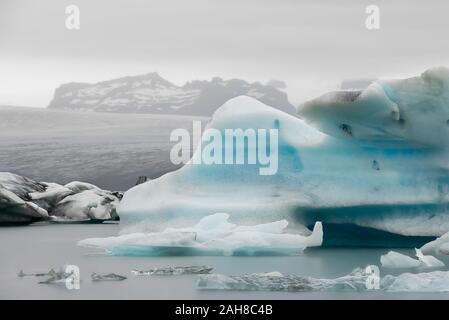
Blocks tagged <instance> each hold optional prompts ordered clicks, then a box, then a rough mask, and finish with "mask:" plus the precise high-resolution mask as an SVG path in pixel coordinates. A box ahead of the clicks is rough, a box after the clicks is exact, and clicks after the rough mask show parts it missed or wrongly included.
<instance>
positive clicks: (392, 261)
mask: <svg viewBox="0 0 449 320" xmlns="http://www.w3.org/2000/svg"><path fill="white" fill-rule="evenodd" d="M415 251H416V257H417V258H418V259H413V258H411V257H409V256H406V255H404V254H402V253H399V252H395V251H390V252H388V253H387V254H385V255H382V256H381V257H380V262H381V264H382V267H385V268H439V267H444V262H442V261H440V260H438V259H437V258H435V257H434V256H431V255H424V254H423V253H422V252H421V250H420V249H415Z"/></svg>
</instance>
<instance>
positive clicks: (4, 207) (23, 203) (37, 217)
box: [0, 172, 122, 224]
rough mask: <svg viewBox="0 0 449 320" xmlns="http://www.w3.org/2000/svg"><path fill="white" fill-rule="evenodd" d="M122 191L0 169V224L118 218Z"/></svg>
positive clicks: (93, 220) (98, 220)
mask: <svg viewBox="0 0 449 320" xmlns="http://www.w3.org/2000/svg"><path fill="white" fill-rule="evenodd" d="M121 198H122V194H121V193H120V192H113V191H108V190H102V189H100V188H98V187H96V186H94V185H91V184H89V183H84V182H78V181H75V182H71V183H69V184H67V185H65V186H62V185H59V184H57V183H49V182H36V181H33V180H30V179H28V178H25V177H22V176H19V175H15V174H12V173H8V172H0V224H28V223H32V222H40V221H48V222H56V223H71V222H86V221H90V222H96V223H98V222H103V221H110V220H113V221H115V220H118V215H117V210H116V207H117V206H118V204H119V202H120V199H121Z"/></svg>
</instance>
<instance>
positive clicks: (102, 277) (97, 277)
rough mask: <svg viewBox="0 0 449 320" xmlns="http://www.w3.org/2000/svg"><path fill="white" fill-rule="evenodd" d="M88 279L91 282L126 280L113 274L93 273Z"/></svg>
mask: <svg viewBox="0 0 449 320" xmlns="http://www.w3.org/2000/svg"><path fill="white" fill-rule="evenodd" d="M90 277H91V279H92V281H123V280H126V279H127V278H126V277H125V276H122V275H119V274H115V273H108V274H98V273H95V272H93V273H92V274H91V276H90Z"/></svg>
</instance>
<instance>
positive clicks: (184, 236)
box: [78, 213, 323, 256]
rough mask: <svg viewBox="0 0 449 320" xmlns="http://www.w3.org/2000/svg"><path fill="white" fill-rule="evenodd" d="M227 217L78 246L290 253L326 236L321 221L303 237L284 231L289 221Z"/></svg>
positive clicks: (140, 251) (122, 251) (128, 251)
mask: <svg viewBox="0 0 449 320" xmlns="http://www.w3.org/2000/svg"><path fill="white" fill-rule="evenodd" d="M228 219H229V215H228V214H226V213H217V214H214V215H211V216H207V217H204V218H203V219H201V220H200V221H199V222H198V223H197V224H196V225H195V226H193V227H191V228H167V229H165V230H164V231H162V232H153V233H131V234H124V235H121V236H118V237H109V238H93V239H86V240H82V241H80V242H78V245H80V246H85V247H94V248H101V249H105V250H106V251H107V252H109V253H110V254H115V255H150V256H152V255H273V254H274V255H278V254H280V255H289V254H298V253H300V252H301V251H302V250H304V249H305V248H307V247H312V246H319V245H321V243H322V239H323V230H322V226H321V223H319V222H317V223H316V224H315V227H314V229H313V231H312V233H311V234H310V235H309V236H302V235H299V234H289V233H283V230H284V229H285V228H286V227H287V225H288V223H287V222H286V221H278V222H273V223H267V224H262V225H255V226H245V227H243V226H240V227H238V226H236V225H234V224H232V223H229V222H228Z"/></svg>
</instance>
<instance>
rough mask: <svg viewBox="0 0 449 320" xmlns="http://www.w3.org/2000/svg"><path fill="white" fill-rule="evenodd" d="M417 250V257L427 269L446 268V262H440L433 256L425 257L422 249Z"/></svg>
mask: <svg viewBox="0 0 449 320" xmlns="http://www.w3.org/2000/svg"><path fill="white" fill-rule="evenodd" d="M415 250H416V256H417V257H418V259H419V261H420V262H421V263H422V264H423V265H424V266H426V267H429V268H437V267H444V262H443V261H441V260H438V259H437V258H435V257H434V256H431V255H424V254H423V253H422V252H421V250H420V249H415Z"/></svg>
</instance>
